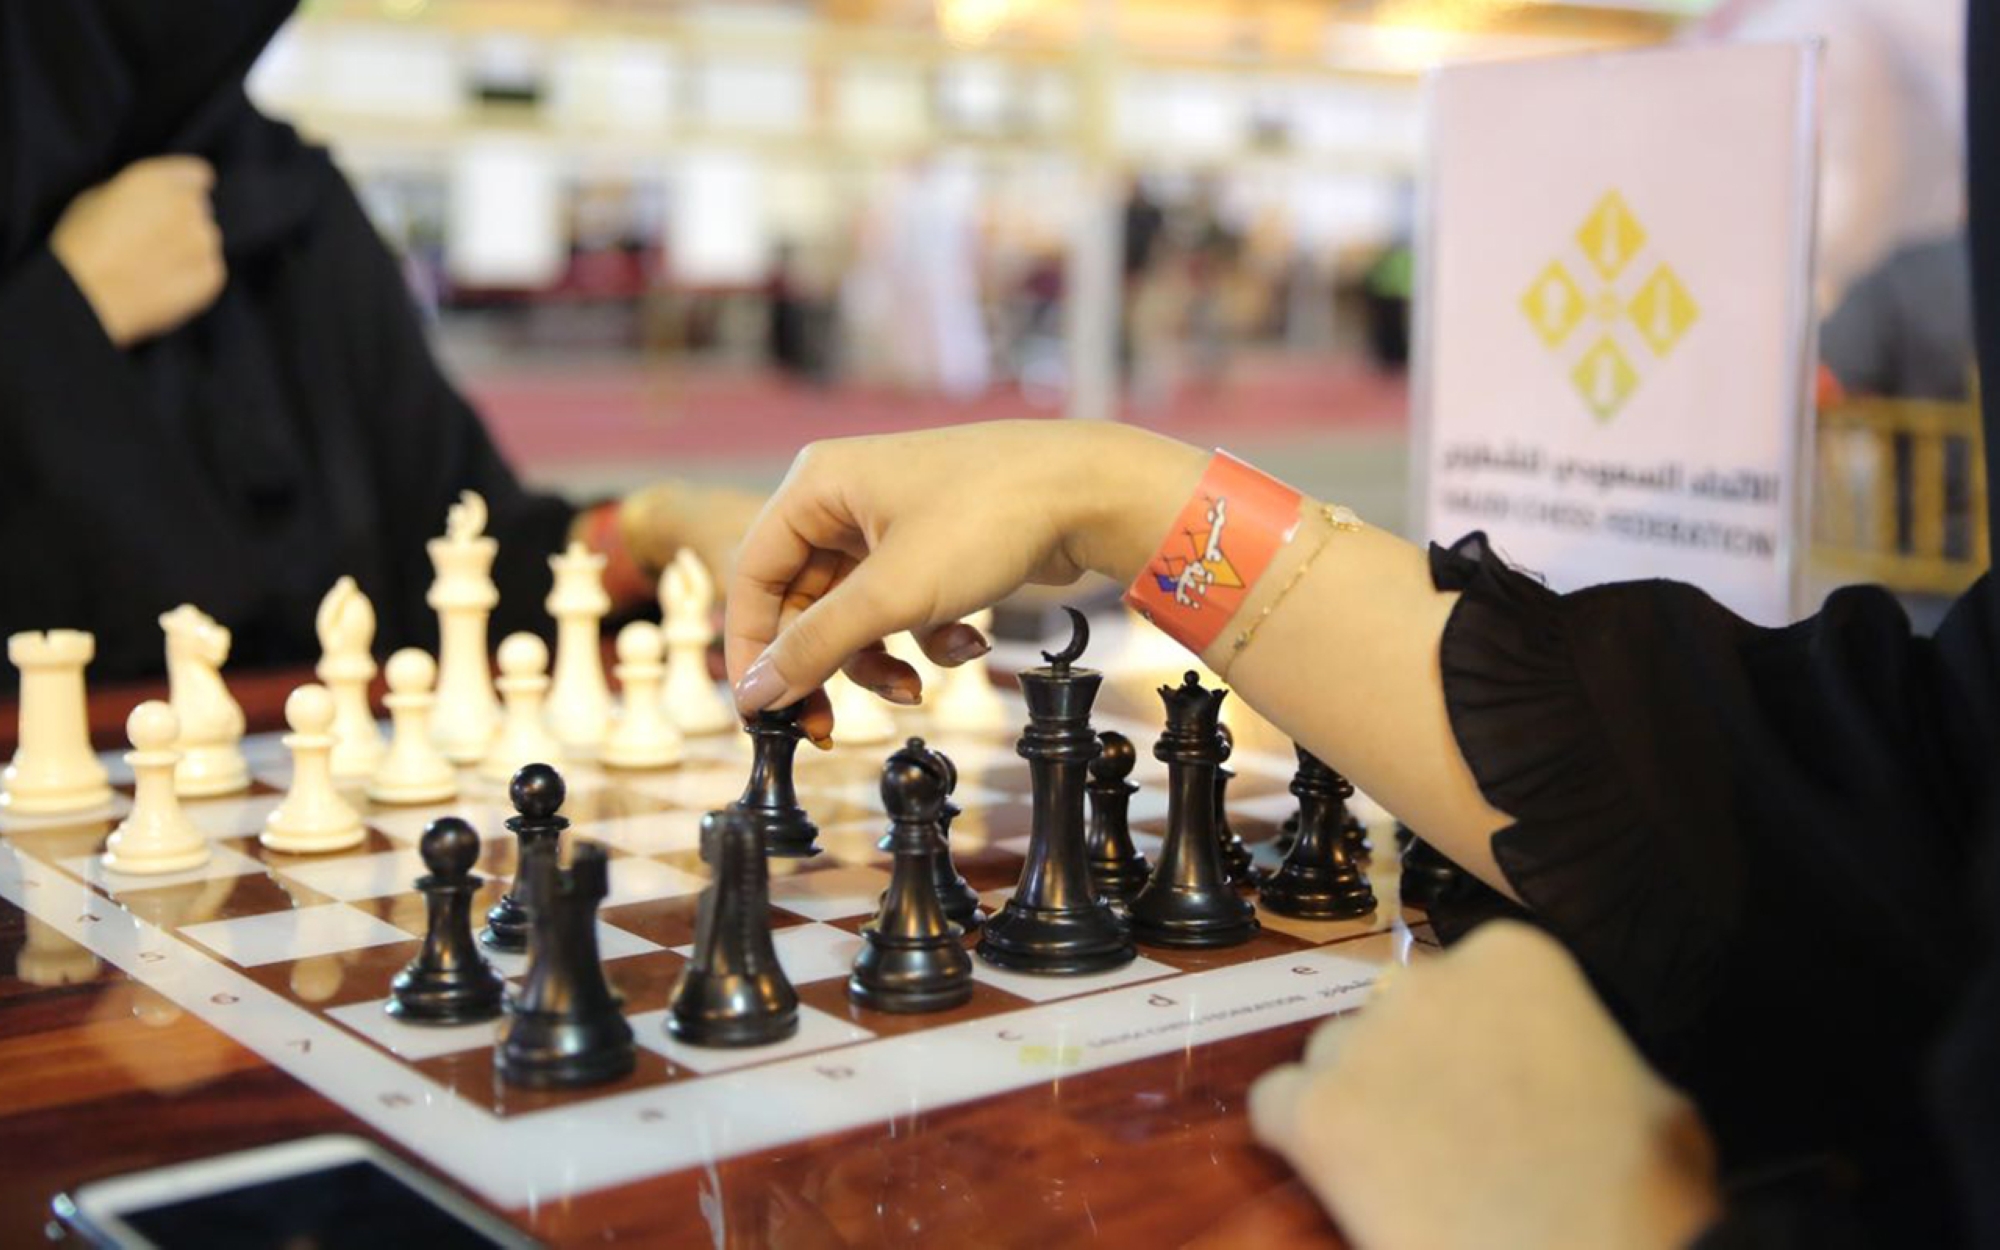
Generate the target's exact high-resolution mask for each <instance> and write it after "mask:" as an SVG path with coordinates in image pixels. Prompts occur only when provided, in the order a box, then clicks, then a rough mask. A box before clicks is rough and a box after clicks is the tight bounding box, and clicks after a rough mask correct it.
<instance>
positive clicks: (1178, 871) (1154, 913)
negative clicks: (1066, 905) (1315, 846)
mask: <svg viewBox="0 0 2000 1250" xmlns="http://www.w3.org/2000/svg"><path fill="white" fill-rule="evenodd" d="M1228 693H1229V692H1228V691H1227V690H1208V689H1205V688H1203V686H1202V684H1201V678H1199V677H1197V676H1196V675H1195V674H1193V673H1189V674H1187V676H1186V677H1185V678H1184V679H1183V680H1182V682H1181V684H1180V685H1179V686H1162V687H1160V699H1161V700H1162V701H1163V702H1164V703H1165V704H1166V707H1167V728H1166V732H1165V733H1163V734H1161V735H1160V740H1159V742H1158V743H1156V744H1155V745H1154V747H1153V756H1154V758H1155V759H1158V760H1161V761H1163V762H1164V763H1165V764H1166V766H1167V837H1166V841H1165V842H1164V843H1163V844H1162V845H1161V847H1160V860H1159V863H1158V864H1156V865H1154V868H1153V875H1152V876H1151V877H1150V878H1148V879H1147V881H1146V884H1145V885H1144V886H1143V887H1142V888H1141V889H1140V890H1139V892H1138V893H1137V894H1135V895H1133V896H1132V902H1131V905H1130V908H1129V911H1130V913H1131V917H1132V936H1133V937H1134V938H1136V939H1137V940H1139V941H1141V942H1144V943H1147V944H1149V945H1154V946H1232V945H1235V944H1236V943H1239V942H1247V941H1249V940H1250V939H1251V938H1252V937H1254V936H1255V935H1256V933H1257V929H1258V924H1257V909H1256V907H1254V906H1252V905H1251V903H1250V901H1249V900H1248V899H1246V898H1244V897H1243V896H1242V895H1241V894H1238V893H1237V892H1236V890H1235V889H1233V888H1232V887H1231V886H1230V884H1229V874H1228V870H1227V869H1226V868H1225V867H1224V866H1223V862H1222V843H1221V840H1220V839H1219V838H1218V837H1217V836H1216V829H1215V770H1216V769H1217V768H1218V767H1219V766H1220V765H1221V763H1222V738H1221V736H1220V735H1218V734H1217V733H1216V729H1217V724H1216V717H1217V715H1218V714H1219V713H1220V712H1221V711H1222V700H1223V698H1224V697H1225V696H1227V695H1228Z"/></svg>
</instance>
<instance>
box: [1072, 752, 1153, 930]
mask: <svg viewBox="0 0 2000 1250" xmlns="http://www.w3.org/2000/svg"><path fill="white" fill-rule="evenodd" d="M1097 742H1098V746H1099V747H1100V748H1101V749H1100V750H1099V752H1098V755H1097V758H1096V759H1094V760H1092V761H1090V784H1089V785H1088V786H1087V787H1086V789H1087V790H1088V791H1089V794H1090V838H1089V840H1088V842H1086V843H1085V848H1084V849H1085V851H1086V852H1087V853H1088V856H1089V860H1090V879H1091V880H1092V881H1093V882H1095V883H1096V884H1097V892H1098V893H1099V894H1102V895H1103V896H1104V897H1106V898H1108V899H1110V900H1111V901H1112V902H1114V903H1117V904H1119V905H1121V906H1122V905H1124V904H1125V903H1128V902H1130V901H1131V899H1132V896H1133V895H1134V894H1137V893H1138V892H1139V887H1140V886H1142V885H1144V884H1146V878H1147V877H1149V876H1151V875H1152V871H1153V868H1152V865H1151V864H1148V863H1147V862H1146V857H1145V856H1144V855H1143V854H1141V853H1140V851H1139V848H1138V847H1136V846H1134V845H1132V830H1131V826H1130V825H1129V823H1128V822H1127V819H1126V814H1127V811H1128V809H1129V808H1130V807H1131V804H1132V796H1133V795H1135V794H1137V793H1139V787H1137V786H1135V785H1133V784H1132V783H1131V782H1129V781H1127V780H1125V779H1126V778H1127V777H1130V776H1131V775H1132V768H1133V766H1134V765H1135V764H1137V763H1138V762H1139V752H1138V751H1137V750H1135V749H1134V748H1133V746H1132V740H1131V739H1130V738H1127V737H1126V736H1125V735H1124V734H1121V733H1119V732H1117V731H1116V730H1106V731H1105V732H1104V733H1101V734H1099V735H1097Z"/></svg>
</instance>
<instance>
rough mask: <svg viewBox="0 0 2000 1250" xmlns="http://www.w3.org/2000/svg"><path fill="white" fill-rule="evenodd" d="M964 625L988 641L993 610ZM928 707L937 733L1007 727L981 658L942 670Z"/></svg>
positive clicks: (1004, 708)
mask: <svg viewBox="0 0 2000 1250" xmlns="http://www.w3.org/2000/svg"><path fill="white" fill-rule="evenodd" d="M965 623H966V624H967V625H970V626H972V627H973V628H974V629H977V630H978V631H979V632H980V633H982V634H984V635H986V636H987V637H989V638H990V637H992V636H993V609H992V608H987V609H985V610H983V611H980V612H975V613H973V614H972V615H971V616H968V617H966V618H965ZM930 705H931V718H932V720H933V721H934V722H935V723H936V724H937V726H938V727H939V728H941V729H966V730H993V729H1001V728H1004V727H1005V726H1006V724H1007V705H1006V704H1005V703H1004V702H1002V701H1001V698H1000V692H999V691H998V690H996V689H994V687H993V678H992V675H991V674H990V673H988V672H987V670H986V657H985V656H983V655H982V656H980V657H978V658H977V659H973V660H967V661H966V662H965V663H963V664H961V665H959V666H958V667H957V668H948V669H944V670H943V671H942V673H941V675H940V676H939V677H938V689H937V694H936V697H935V698H933V699H931V700H930Z"/></svg>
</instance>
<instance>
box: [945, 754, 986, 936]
mask: <svg viewBox="0 0 2000 1250" xmlns="http://www.w3.org/2000/svg"><path fill="white" fill-rule="evenodd" d="M931 754H932V755H934V756H936V757H937V760H938V763H939V764H940V765H942V766H943V768H944V815H943V816H942V817H940V818H939V820H938V853H937V854H936V855H934V856H932V857H931V875H932V878H933V879H934V880H935V881H936V882H937V893H938V902H939V903H941V904H943V906H944V914H945V915H946V916H948V917H950V918H951V922H952V923H953V924H955V925H957V926H958V927H959V928H961V929H963V930H965V931H966V932H967V933H971V932H973V931H974V930H975V929H977V928H979V926H980V925H982V924H985V923H986V913H985V912H984V911H983V910H981V909H980V906H979V891H977V890H975V889H973V888H972V884H971V883H970V882H969V881H967V880H966V879H965V878H964V877H962V876H960V875H959V871H958V865H957V864H954V863H953V862H952V860H951V822H952V821H954V820H957V819H958V818H959V817H960V816H961V815H963V814H964V813H963V812H962V811H961V810H960V808H959V806H958V804H956V803H954V802H952V801H951V796H952V793H953V792H954V791H955V790H957V789H958V766H957V765H956V764H953V763H952V762H951V757H950V756H948V755H946V754H945V753H944V752H943V751H940V750H938V749H936V748H935V747H933V748H931Z"/></svg>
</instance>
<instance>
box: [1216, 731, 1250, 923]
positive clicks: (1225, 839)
mask: <svg viewBox="0 0 2000 1250" xmlns="http://www.w3.org/2000/svg"><path fill="white" fill-rule="evenodd" d="M1215 732H1216V736H1217V737H1219V738H1221V739H1222V758H1223V759H1224V760H1227V759H1228V758H1229V757H1230V756H1232V755H1234V754H1236V735H1234V734H1232V733H1230V732H1229V726H1227V725H1217V726H1216V727H1215ZM1234 780H1236V770H1235V769H1233V768H1230V767H1229V766H1228V765H1227V764H1217V765H1216V766H1215V837H1216V840H1217V842H1218V844H1220V845H1221V847H1222V866H1223V868H1224V869H1225V870H1227V871H1228V873H1229V883H1230V884H1231V885H1238V886H1254V885H1256V884H1257V876H1256V874H1255V873H1254V872H1252V871H1251V868H1252V867H1253V866H1254V864H1255V862H1256V861H1255V860H1253V859H1252V858H1251V855H1250V844H1249V843H1248V842H1245V841H1244V840H1243V839H1242V837H1241V836H1240V835H1238V834H1237V832H1236V831H1235V830H1234V829H1231V828H1230V827H1229V783H1230V782H1232V781H1234Z"/></svg>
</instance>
